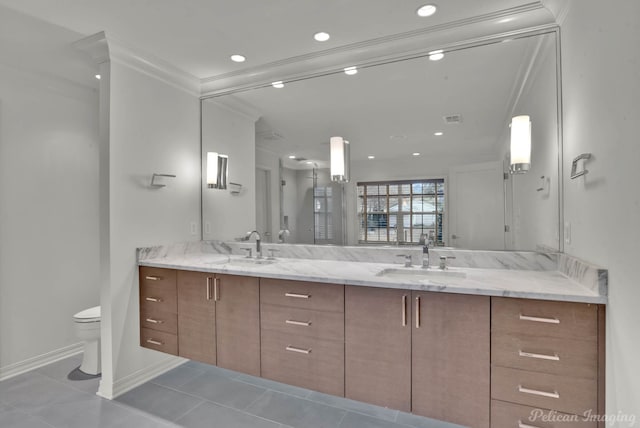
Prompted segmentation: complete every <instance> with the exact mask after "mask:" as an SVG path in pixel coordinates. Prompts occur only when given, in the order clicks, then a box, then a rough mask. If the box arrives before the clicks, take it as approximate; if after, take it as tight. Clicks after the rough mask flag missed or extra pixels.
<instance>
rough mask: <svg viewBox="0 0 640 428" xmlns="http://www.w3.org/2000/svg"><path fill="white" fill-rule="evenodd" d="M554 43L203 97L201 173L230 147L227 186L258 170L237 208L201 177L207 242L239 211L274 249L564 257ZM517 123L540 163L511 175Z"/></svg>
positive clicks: (508, 46) (517, 43)
mask: <svg viewBox="0 0 640 428" xmlns="http://www.w3.org/2000/svg"><path fill="white" fill-rule="evenodd" d="M557 37H558V34H557V33H556V31H555V30H548V31H542V32H535V33H521V34H519V35H517V36H511V37H509V38H500V39H491V40H489V41H485V42H483V43H477V44H468V45H465V46H463V47H460V46H458V47H456V48H452V49H446V50H445V52H444V57H442V58H440V59H438V60H436V58H434V57H433V56H430V55H429V54H428V53H427V52H425V53H418V54H415V55H412V56H411V57H405V58H399V59H394V60H388V61H384V62H380V63H375V64H374V63H370V64H366V65H361V66H359V67H358V69H357V73H355V74H347V73H345V72H342V70H337V71H336V70H334V71H333V72H330V73H324V74H322V75H319V76H314V77H311V78H304V79H297V80H295V81H288V82H287V81H285V83H284V87H274V86H272V85H262V86H261V87H256V88H251V89H245V90H240V91H234V92H233V93H227V94H224V95H221V96H216V97H211V98H208V99H203V101H202V102H203V169H206V156H204V155H206V153H207V152H211V151H216V152H220V151H225V150H226V151H230V152H231V153H227V154H228V155H229V169H230V171H229V181H231V182H233V181H234V172H233V169H234V168H241V169H244V170H245V172H246V171H247V169H249V170H250V171H251V173H252V174H251V175H247V176H246V178H245V181H250V182H245V183H242V184H243V185H244V186H245V187H246V189H245V190H244V192H245V193H244V194H242V193H240V194H236V198H237V199H236V200H234V199H233V196H229V195H227V196H225V197H224V198H226V199H222V197H219V196H216V197H213V196H211V190H209V189H207V188H206V183H203V232H204V233H203V238H204V239H225V238H228V237H229V236H227V235H225V231H219V230H216V228H215V227H214V226H213V225H215V224H216V221H215V218H216V216H219V215H220V212H221V210H225V211H229V210H231V211H233V210H238V209H241V210H243V211H244V212H243V213H242V214H243V215H244V214H246V213H250V215H251V216H254V215H255V218H252V221H254V223H253V226H255V227H253V228H257V229H258V230H259V231H260V232H261V233H263V238H264V239H265V240H267V241H271V242H282V241H284V242H287V243H305V244H335V245H359V244H360V245H412V244H413V245H415V244H418V242H419V240H420V238H421V237H427V238H428V239H429V240H430V241H431V242H432V243H433V245H439V246H445V247H456V248H467V249H490V250H540V249H545V250H552V251H558V250H561V244H560V235H561V230H560V227H561V226H560V225H561V223H562V222H561V203H560V199H561V187H560V180H559V174H560V169H561V162H560V156H561V153H562V152H561V141H560V139H561V130H560V123H559V117H560V112H559V99H560V97H559V90H560V89H559V88H560V82H559V81H558V76H559V73H558V63H557V62H558V51H557V49H558V48H557V46H558V40H557ZM275 86H279V85H275ZM519 115H528V116H529V117H530V121H531V146H532V148H531V167H530V170H529V171H528V172H527V173H525V174H509V153H510V122H511V119H512V118H513V117H514V116H519ZM333 136H341V137H343V138H344V139H346V140H348V141H349V146H350V151H351V159H350V165H349V166H350V181H349V182H348V183H335V182H332V181H331V180H330V172H329V152H330V149H329V139H330V137H333ZM243 150H244V152H246V153H244V152H243ZM249 152H250V153H249ZM254 156H255V164H253V163H252V161H253V157H254ZM235 174H236V176H237V174H238V171H236V172H235ZM236 190H237V189H236ZM215 198H217V200H216V199H215ZM241 199H242V200H243V202H242V204H240V203H239V202H238V201H240V200H241ZM225 201H226V203H228V204H236V205H235V206H234V205H230V206H227V207H226V208H225V207H224V205H225ZM245 228H247V227H245ZM241 229H242V228H241V227H238V230H236V231H234V232H235V234H236V235H237V234H238V233H240V232H244V230H241Z"/></svg>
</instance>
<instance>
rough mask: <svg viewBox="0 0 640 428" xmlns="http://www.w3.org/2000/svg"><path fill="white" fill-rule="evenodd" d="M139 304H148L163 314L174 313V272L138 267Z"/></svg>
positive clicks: (175, 307)
mask: <svg viewBox="0 0 640 428" xmlns="http://www.w3.org/2000/svg"><path fill="white" fill-rule="evenodd" d="M149 278H156V279H149ZM140 303H141V306H142V305H143V304H145V305H146V304H148V305H149V306H152V307H155V308H157V309H158V310H161V311H163V312H172V313H176V312H177V309H178V307H177V291H176V271H175V270H172V269H158V268H148V267H140Z"/></svg>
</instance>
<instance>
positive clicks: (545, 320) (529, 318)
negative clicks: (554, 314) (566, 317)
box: [520, 314, 560, 324]
mask: <svg viewBox="0 0 640 428" xmlns="http://www.w3.org/2000/svg"><path fill="white" fill-rule="evenodd" d="M520 320H522V321H533V322H543V323H547V324H560V320H559V319H558V318H543V317H532V316H529V315H523V314H520Z"/></svg>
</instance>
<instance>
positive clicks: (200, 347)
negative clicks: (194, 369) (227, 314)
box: [178, 271, 216, 364]
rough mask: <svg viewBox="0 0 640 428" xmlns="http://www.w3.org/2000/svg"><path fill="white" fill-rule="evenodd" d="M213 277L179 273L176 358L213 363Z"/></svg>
mask: <svg viewBox="0 0 640 428" xmlns="http://www.w3.org/2000/svg"><path fill="white" fill-rule="evenodd" d="M215 315H216V306H215V300H214V298H213V274H206V273H202V272H189V271H178V355H180V356H181V357H185V358H189V359H192V360H196V361H201V362H203V363H209V364H215V363H216V328H215V327H216V326H215V319H216V318H215Z"/></svg>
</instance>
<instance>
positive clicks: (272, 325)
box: [260, 303, 344, 341]
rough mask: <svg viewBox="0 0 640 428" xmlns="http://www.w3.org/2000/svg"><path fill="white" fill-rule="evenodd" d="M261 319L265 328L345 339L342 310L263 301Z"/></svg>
mask: <svg viewBox="0 0 640 428" xmlns="http://www.w3.org/2000/svg"><path fill="white" fill-rule="evenodd" d="M260 321H261V324H262V328H263V329H265V330H272V331H277V332H280V333H284V334H289V335H291V336H296V335H298V336H305V337H309V338H317V339H327V340H337V341H343V340H344V314H343V313H341V312H326V311H314V310H311V309H298V308H292V307H288V306H277V305H270V304H268V303H263V304H262V305H260Z"/></svg>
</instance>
